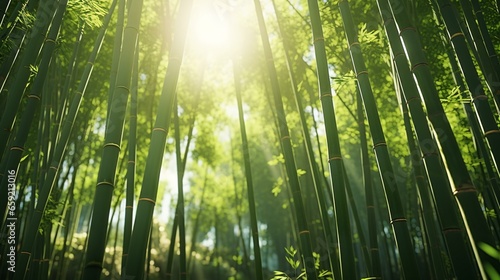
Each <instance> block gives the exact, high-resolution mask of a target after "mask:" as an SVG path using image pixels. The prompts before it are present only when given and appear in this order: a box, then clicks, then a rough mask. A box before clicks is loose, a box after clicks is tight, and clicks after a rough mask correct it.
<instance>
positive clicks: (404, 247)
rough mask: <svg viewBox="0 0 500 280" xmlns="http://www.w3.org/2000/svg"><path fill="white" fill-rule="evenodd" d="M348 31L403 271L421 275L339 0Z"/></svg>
mask: <svg viewBox="0 0 500 280" xmlns="http://www.w3.org/2000/svg"><path fill="white" fill-rule="evenodd" d="M339 9H340V13H341V15H342V20H343V24H344V29H345V33H346V36H347V41H348V45H349V52H350V55H351V59H352V64H353V67H354V72H355V74H356V76H357V84H358V88H359V91H360V93H361V96H362V99H363V104H364V108H365V112H366V117H367V119H368V123H369V128H370V132H371V137H372V142H373V149H374V151H375V156H376V158H377V165H378V168H379V173H380V177H381V179H382V184H383V187H384V191H385V196H386V200H387V205H388V210H389V215H390V220H391V224H392V228H393V231H394V237H395V239H396V245H397V247H398V249H399V251H400V252H404V253H402V254H400V259H401V265H402V268H403V269H402V272H403V274H404V276H405V278H407V279H416V278H419V277H420V276H419V275H420V272H419V269H418V267H417V261H416V257H415V253H414V250H413V245H412V242H411V237H410V232H409V230H408V225H407V222H406V218H405V214H404V211H403V206H402V204H401V198H400V195H399V190H398V185H397V181H396V176H395V173H394V171H393V168H392V164H391V161H390V156H389V151H388V149H387V143H386V141H385V136H384V132H383V130H382V126H381V123H380V118H379V115H378V111H377V107H376V103H375V98H374V96H373V92H372V89H371V85H370V80H369V78H368V71H367V69H366V66H365V63H364V59H363V54H362V51H361V47H360V44H359V42H358V38H357V30H356V25H354V22H353V20H352V16H351V12H350V8H349V3H348V2H347V1H345V0H343V1H340V2H339Z"/></svg>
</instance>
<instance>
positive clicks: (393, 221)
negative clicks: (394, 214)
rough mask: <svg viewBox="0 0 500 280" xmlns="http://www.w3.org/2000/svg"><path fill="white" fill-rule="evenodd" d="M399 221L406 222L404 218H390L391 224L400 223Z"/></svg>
mask: <svg viewBox="0 0 500 280" xmlns="http://www.w3.org/2000/svg"><path fill="white" fill-rule="evenodd" d="M400 222H403V223H406V218H396V219H393V220H391V224H394V223H400Z"/></svg>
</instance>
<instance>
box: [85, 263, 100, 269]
mask: <svg viewBox="0 0 500 280" xmlns="http://www.w3.org/2000/svg"><path fill="white" fill-rule="evenodd" d="M89 266H97V267H99V268H102V263H100V262H89V263H87V265H86V266H85V267H89Z"/></svg>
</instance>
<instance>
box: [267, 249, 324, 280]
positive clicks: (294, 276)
mask: <svg viewBox="0 0 500 280" xmlns="http://www.w3.org/2000/svg"><path fill="white" fill-rule="evenodd" d="M285 252H286V254H287V255H286V256H285V258H286V261H287V263H288V264H289V265H290V267H291V268H292V270H293V271H291V272H283V271H274V276H273V278H271V280H307V275H306V272H305V269H303V268H302V269H301V270H300V273H299V267H300V263H301V261H300V259H299V258H300V257H298V256H296V255H297V249H295V248H294V247H293V246H290V247H288V248H287V247H285ZM313 257H314V266H315V267H316V269H317V270H319V268H320V255H319V254H318V253H316V252H313ZM332 275H333V274H332V272H330V271H328V270H324V269H323V270H319V273H318V279H321V280H333V277H332Z"/></svg>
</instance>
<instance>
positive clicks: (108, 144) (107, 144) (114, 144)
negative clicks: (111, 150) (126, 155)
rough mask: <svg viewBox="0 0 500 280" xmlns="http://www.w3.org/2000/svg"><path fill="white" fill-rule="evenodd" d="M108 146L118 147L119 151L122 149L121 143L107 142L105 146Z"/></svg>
mask: <svg viewBox="0 0 500 280" xmlns="http://www.w3.org/2000/svg"><path fill="white" fill-rule="evenodd" d="M108 146H109V147H115V148H117V149H118V151H120V150H121V148H120V145H118V144H116V143H106V144H104V146H103V148H106V147H108Z"/></svg>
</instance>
